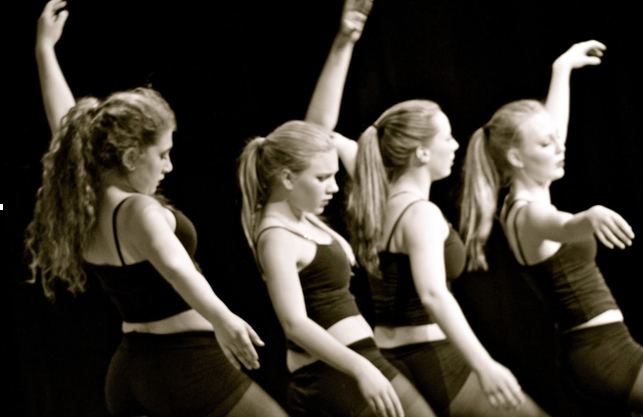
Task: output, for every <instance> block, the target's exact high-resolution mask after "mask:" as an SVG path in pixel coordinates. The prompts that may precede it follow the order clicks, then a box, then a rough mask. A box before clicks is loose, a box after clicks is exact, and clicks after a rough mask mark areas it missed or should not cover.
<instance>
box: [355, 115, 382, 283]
mask: <svg viewBox="0 0 643 417" xmlns="http://www.w3.org/2000/svg"><path fill="white" fill-rule="evenodd" d="M358 144H359V148H358V151H357V159H356V161H355V162H356V163H355V177H354V179H353V181H354V182H353V184H352V187H351V192H350V194H349V196H348V212H349V216H350V217H349V219H350V220H349V231H350V235H351V240H352V241H353V245H354V247H355V249H356V250H355V251H356V253H357V258H358V259H359V261H360V263H361V264H362V266H363V267H364V268H366V270H367V271H368V272H369V273H370V274H371V275H373V276H376V277H379V276H381V273H380V270H379V255H378V253H379V249H378V243H379V242H380V240H381V239H382V225H383V223H384V211H385V205H386V199H387V197H388V185H389V181H388V174H387V172H386V168H385V167H384V163H383V162H382V155H381V152H380V146H379V136H378V132H377V129H376V127H375V126H372V125H371V126H369V127H368V128H367V129H366V130H365V131H364V133H362V135H361V136H360V138H359V141H358Z"/></svg>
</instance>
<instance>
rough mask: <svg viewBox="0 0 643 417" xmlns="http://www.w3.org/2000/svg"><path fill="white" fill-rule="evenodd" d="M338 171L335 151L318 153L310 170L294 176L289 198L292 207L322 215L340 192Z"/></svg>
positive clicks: (307, 169)
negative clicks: (334, 196)
mask: <svg viewBox="0 0 643 417" xmlns="http://www.w3.org/2000/svg"><path fill="white" fill-rule="evenodd" d="M338 170H339V165H338V162H337V152H336V151H335V150H334V149H332V150H330V151H327V152H319V153H317V154H316V155H315V156H314V157H313V158H312V159H311V161H310V165H309V166H308V168H306V169H305V170H303V171H302V172H300V173H298V174H295V175H294V176H293V180H292V189H291V192H290V196H289V202H290V204H291V206H292V207H293V208H295V209H297V210H300V211H303V212H308V213H314V214H321V213H322V212H323V211H324V208H325V207H326V205H328V203H329V202H330V200H331V199H332V198H333V194H335V193H336V192H337V191H338V190H339V187H338V186H337V182H336V181H335V174H337V171H338Z"/></svg>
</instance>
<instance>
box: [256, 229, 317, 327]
mask: <svg viewBox="0 0 643 417" xmlns="http://www.w3.org/2000/svg"><path fill="white" fill-rule="evenodd" d="M295 239H296V238H295V237H294V236H293V235H292V234H291V233H290V232H288V231H286V230H283V229H278V228H275V229H271V230H267V231H266V232H264V233H263V234H262V235H261V239H259V242H257V245H258V247H257V256H258V257H259V261H260V262H261V265H262V268H263V274H264V279H265V281H266V285H267V287H268V294H269V296H270V300H271V301H272V305H273V307H274V309H275V313H276V314H277V317H278V318H279V322H280V323H281V325H282V327H284V330H285V331H288V329H289V324H290V323H292V322H294V321H296V320H297V319H301V318H306V317H308V315H307V313H306V303H305V301H304V294H303V291H302V288H301V282H300V281H299V271H298V270H297V261H298V252H297V249H296V245H297V242H296V241H295Z"/></svg>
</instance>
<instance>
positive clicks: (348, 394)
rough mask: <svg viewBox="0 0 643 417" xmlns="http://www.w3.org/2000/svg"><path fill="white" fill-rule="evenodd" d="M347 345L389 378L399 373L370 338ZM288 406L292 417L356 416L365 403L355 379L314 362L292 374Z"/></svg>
mask: <svg viewBox="0 0 643 417" xmlns="http://www.w3.org/2000/svg"><path fill="white" fill-rule="evenodd" d="M348 347H349V348H351V349H352V350H354V351H355V352H357V353H359V354H360V355H362V356H364V357H365V358H366V359H368V360H369V361H371V363H372V364H373V365H375V367H377V369H379V370H380V372H382V374H384V376H385V377H386V378H388V380H389V381H390V380H392V379H393V378H394V377H395V376H396V375H398V374H399V372H398V370H397V369H395V367H393V365H391V364H390V363H389V362H388V361H387V360H386V359H384V357H383V356H382V354H381V353H380V351H379V349H378V348H377V346H375V341H373V339H371V338H368V339H363V340H360V341H358V342H355V343H353V344H351V345H349V346H348ZM288 407H289V411H290V412H291V413H292V415H293V416H317V417H322V416H323V417H326V416H327V417H333V416H334V417H337V416H356V415H359V414H360V413H361V412H363V411H364V410H365V409H366V408H367V407H368V404H367V403H366V400H365V399H364V397H363V396H362V393H361V392H360V390H359V387H358V386H357V381H355V379H353V378H352V377H351V376H349V375H347V374H345V373H343V372H341V371H338V370H337V369H335V368H333V367H332V366H330V365H327V364H326V363H325V362H322V361H317V362H315V363H312V364H310V365H306V366H304V367H302V368H300V369H298V370H296V371H295V372H294V373H293V374H292V379H291V381H290V385H289V386H288Z"/></svg>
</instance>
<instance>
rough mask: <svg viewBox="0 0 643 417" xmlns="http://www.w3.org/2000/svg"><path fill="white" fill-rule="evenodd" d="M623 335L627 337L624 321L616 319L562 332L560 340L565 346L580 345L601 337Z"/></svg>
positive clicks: (585, 344) (594, 341) (588, 343)
mask: <svg viewBox="0 0 643 417" xmlns="http://www.w3.org/2000/svg"><path fill="white" fill-rule="evenodd" d="M623 336H625V337H628V336H629V330H628V328H627V325H626V324H625V323H623V322H622V321H617V322H614V323H607V324H601V325H600V326H592V327H585V328H583V329H578V330H574V331H571V332H567V333H563V334H561V337H560V340H561V343H562V344H563V346H565V347H580V346H587V345H590V344H593V343H596V341H599V340H602V339H606V338H613V337H623Z"/></svg>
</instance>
